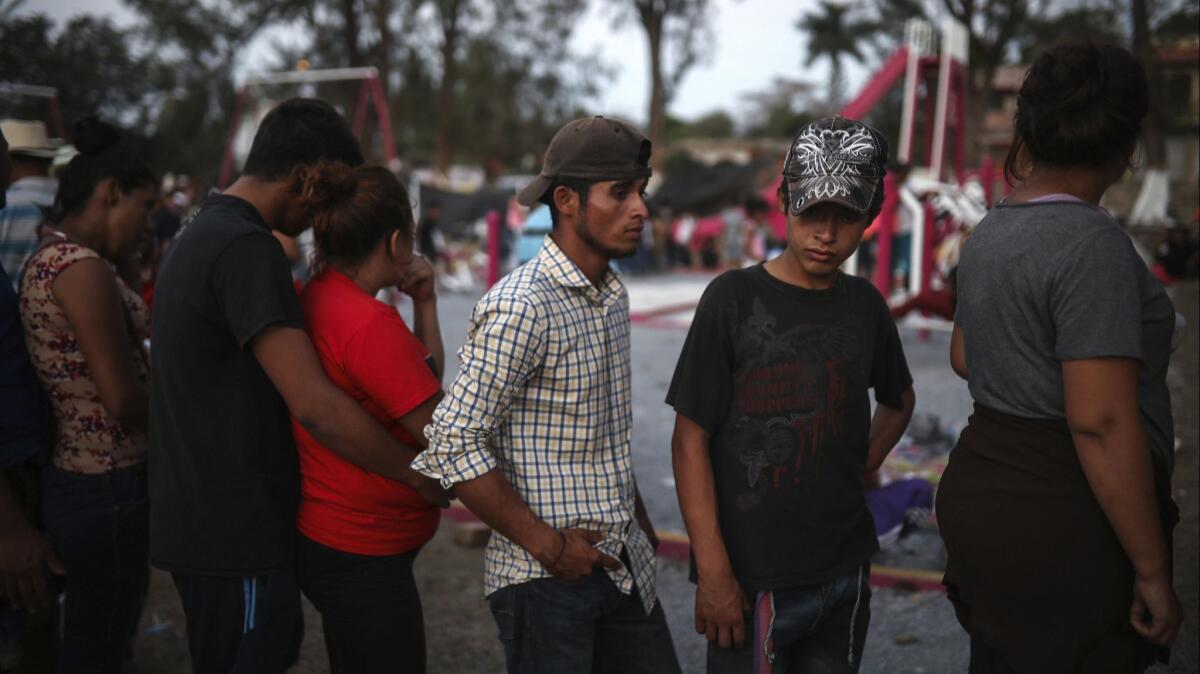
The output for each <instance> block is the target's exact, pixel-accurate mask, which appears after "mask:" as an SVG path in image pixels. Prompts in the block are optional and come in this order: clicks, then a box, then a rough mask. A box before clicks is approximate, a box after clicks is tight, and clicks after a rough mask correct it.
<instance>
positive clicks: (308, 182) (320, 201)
mask: <svg viewBox="0 0 1200 674" xmlns="http://www.w3.org/2000/svg"><path fill="white" fill-rule="evenodd" d="M297 174H298V178H299V180H300V200H301V203H303V204H304V208H305V209H306V210H308V211H309V212H310V213H312V212H320V211H328V210H333V209H336V208H338V207H340V206H342V205H343V204H345V203H346V202H348V201H350V200H351V199H353V198H354V193H355V191H356V190H357V188H358V181H357V180H356V179H355V176H354V169H352V168H350V167H349V166H347V165H346V164H343V163H341V162H333V161H319V162H317V163H316V164H313V165H311V166H301V167H299V168H298V169H297Z"/></svg>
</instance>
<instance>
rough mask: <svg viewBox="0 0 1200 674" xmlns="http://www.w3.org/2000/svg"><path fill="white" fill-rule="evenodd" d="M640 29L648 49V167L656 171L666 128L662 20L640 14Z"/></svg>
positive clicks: (663, 148)
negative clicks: (642, 29) (649, 152)
mask: <svg viewBox="0 0 1200 674" xmlns="http://www.w3.org/2000/svg"><path fill="white" fill-rule="evenodd" d="M642 27H643V28H645V29H646V44H647V46H648V47H649V49H650V110H649V114H648V115H647V126H648V128H647V132H648V133H649V135H650V145H651V147H652V150H653V151H652V152H651V154H650V165H651V166H652V167H653V168H654V170H656V171H658V170H660V169H661V168H662V167H663V162H664V160H665V159H666V156H665V154H664V150H665V147H664V144H665V140H666V139H665V138H664V135H665V134H664V130H665V128H666V106H667V94H666V88H665V82H664V79H663V63H662V37H663V35H662V28H663V19H662V16H661V15H657V14H649V13H643V14H642Z"/></svg>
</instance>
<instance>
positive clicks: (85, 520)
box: [42, 464, 150, 674]
mask: <svg viewBox="0 0 1200 674" xmlns="http://www.w3.org/2000/svg"><path fill="white" fill-rule="evenodd" d="M42 516H43V518H44V520H45V524H46V537H47V538H48V539H49V540H50V543H51V544H52V545H53V546H54V550H55V551H56V552H57V553H58V556H59V557H60V558H61V559H62V561H63V564H65V565H66V567H67V576H66V600H65V603H64V611H63V614H64V615H63V638H62V645H61V647H60V651H59V661H58V669H57V671H58V672H60V673H62V674H67V673H70V674H78V673H95V674H117V673H118V672H120V671H121V663H122V661H123V660H125V659H128V658H131V657H132V655H133V653H132V650H131V644H132V641H133V636H134V633H135V631H136V630H137V624H138V619H139V618H140V617H141V612H142V602H143V601H144V600H145V597H146V587H147V584H148V582H149V577H150V576H149V574H150V561H149V526H150V525H149V510H148V507H147V500H146V466H145V464H140V465H137V466H131V467H129V468H119V469H116V470H111V471H109V472H107V473H100V474H95V475H92V474H82V473H71V472H68V471H65V470H62V469H60V468H56V467H54V466H48V467H47V468H46V469H45V470H44V471H43V472H42Z"/></svg>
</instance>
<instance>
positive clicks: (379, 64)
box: [375, 0, 392, 95]
mask: <svg viewBox="0 0 1200 674" xmlns="http://www.w3.org/2000/svg"><path fill="white" fill-rule="evenodd" d="M391 18H392V0H376V4H375V25H376V27H378V29H379V44H378V46H377V47H376V50H375V67H376V68H378V69H379V84H380V85H381V86H382V87H383V93H384V95H387V93H388V89H389V88H390V86H389V85H390V83H391V82H390V81H391V78H392V27H391V26H390V25H389V24H388V20H389V19H391Z"/></svg>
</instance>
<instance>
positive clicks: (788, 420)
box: [667, 266, 912, 590]
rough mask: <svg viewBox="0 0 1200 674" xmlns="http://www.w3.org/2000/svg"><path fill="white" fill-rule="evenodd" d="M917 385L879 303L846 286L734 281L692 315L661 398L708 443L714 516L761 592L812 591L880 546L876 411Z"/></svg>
mask: <svg viewBox="0 0 1200 674" xmlns="http://www.w3.org/2000/svg"><path fill="white" fill-rule="evenodd" d="M911 384H912V379H911V377H910V375H909V372H908V366H907V364H906V363H905V360H904V353H903V350H902V349H901V346H900V340H899V336H898V334H897V333H896V326H895V323H894V322H893V321H892V319H891V316H890V314H889V313H888V311H887V306H886V304H885V303H884V301H883V298H882V297H881V296H880V295H879V293H878V292H877V291H876V290H875V289H874V287H872V286H871V285H870V284H869V283H867V282H866V281H864V280H862V279H858V278H854V277H845V276H842V277H839V279H838V281H837V283H836V284H835V286H834V287H833V288H830V289H828V290H818V291H814V290H806V289H803V288H798V287H796V286H792V285H789V284H787V283H784V282H782V281H779V280H778V279H775V278H774V277H772V276H771V275H770V274H769V273H768V272H767V271H766V270H765V269H764V268H763V267H762V266H757V267H752V268H750V269H746V270H737V271H733V272H728V273H726V274H724V275H722V276H720V277H718V278H717V279H716V280H714V281H713V283H712V284H711V285H710V286H709V288H708V290H707V291H706V292H705V295H704V298H703V299H702V300H701V303H700V306H699V307H698V308H697V310H696V316H695V319H694V320H693V323H692V328H691V331H690V332H689V334H688V338H687V341H686V342H685V344H684V348H683V353H682V354H681V355H680V358H679V364H678V365H677V367H676V370H675V376H674V378H673V380H672V382H671V388H670V391H669V393H668V396H667V402H668V403H669V404H671V405H673V406H674V407H675V409H676V412H678V413H679V414H682V415H684V416H686V417H688V418H689V419H691V420H693V421H695V422H696V423H697V424H699V425H700V426H701V427H702V428H704V429H705V430H706V431H708V433H709V434H710V436H711V437H710V447H709V449H710V457H711V460H712V466H713V477H714V480H715V482H716V488H717V500H718V504H717V505H718V518H719V521H720V525H721V531H722V535H723V537H724V538H725V542H726V547H727V551H728V553H729V557H730V561H731V562H732V564H733V568H734V573H735V575H736V576H737V577H738V579H739V580H740V581H741V582H742V583H743V585H745V586H746V587H748V588H750V589H754V590H764V589H777V588H784V587H793V586H797V585H806V584H810V583H817V582H821V581H824V580H828V579H830V578H833V577H835V576H837V575H839V574H841V573H843V572H845V571H847V570H850V569H853V568H854V567H855V566H857V565H859V564H861V563H863V562H864V561H866V560H867V559H868V558H869V557H870V556H871V554H872V553H874V551H875V550H876V549H877V543H876V538H875V531H874V524H873V522H872V520H871V516H870V513H869V511H867V508H866V504H865V501H864V500H863V492H862V477H863V471H864V470H865V467H866V459H867V446H868V437H869V430H870V421H871V419H870V417H871V407H870V400H869V398H868V389H869V388H874V389H875V392H876V399H877V401H879V402H880V403H882V404H886V405H890V406H892V407H900V406H901V402H900V399H901V396H902V394H903V393H904V392H905V391H906V390H907V389H908V388H909V387H910V386H911Z"/></svg>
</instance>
